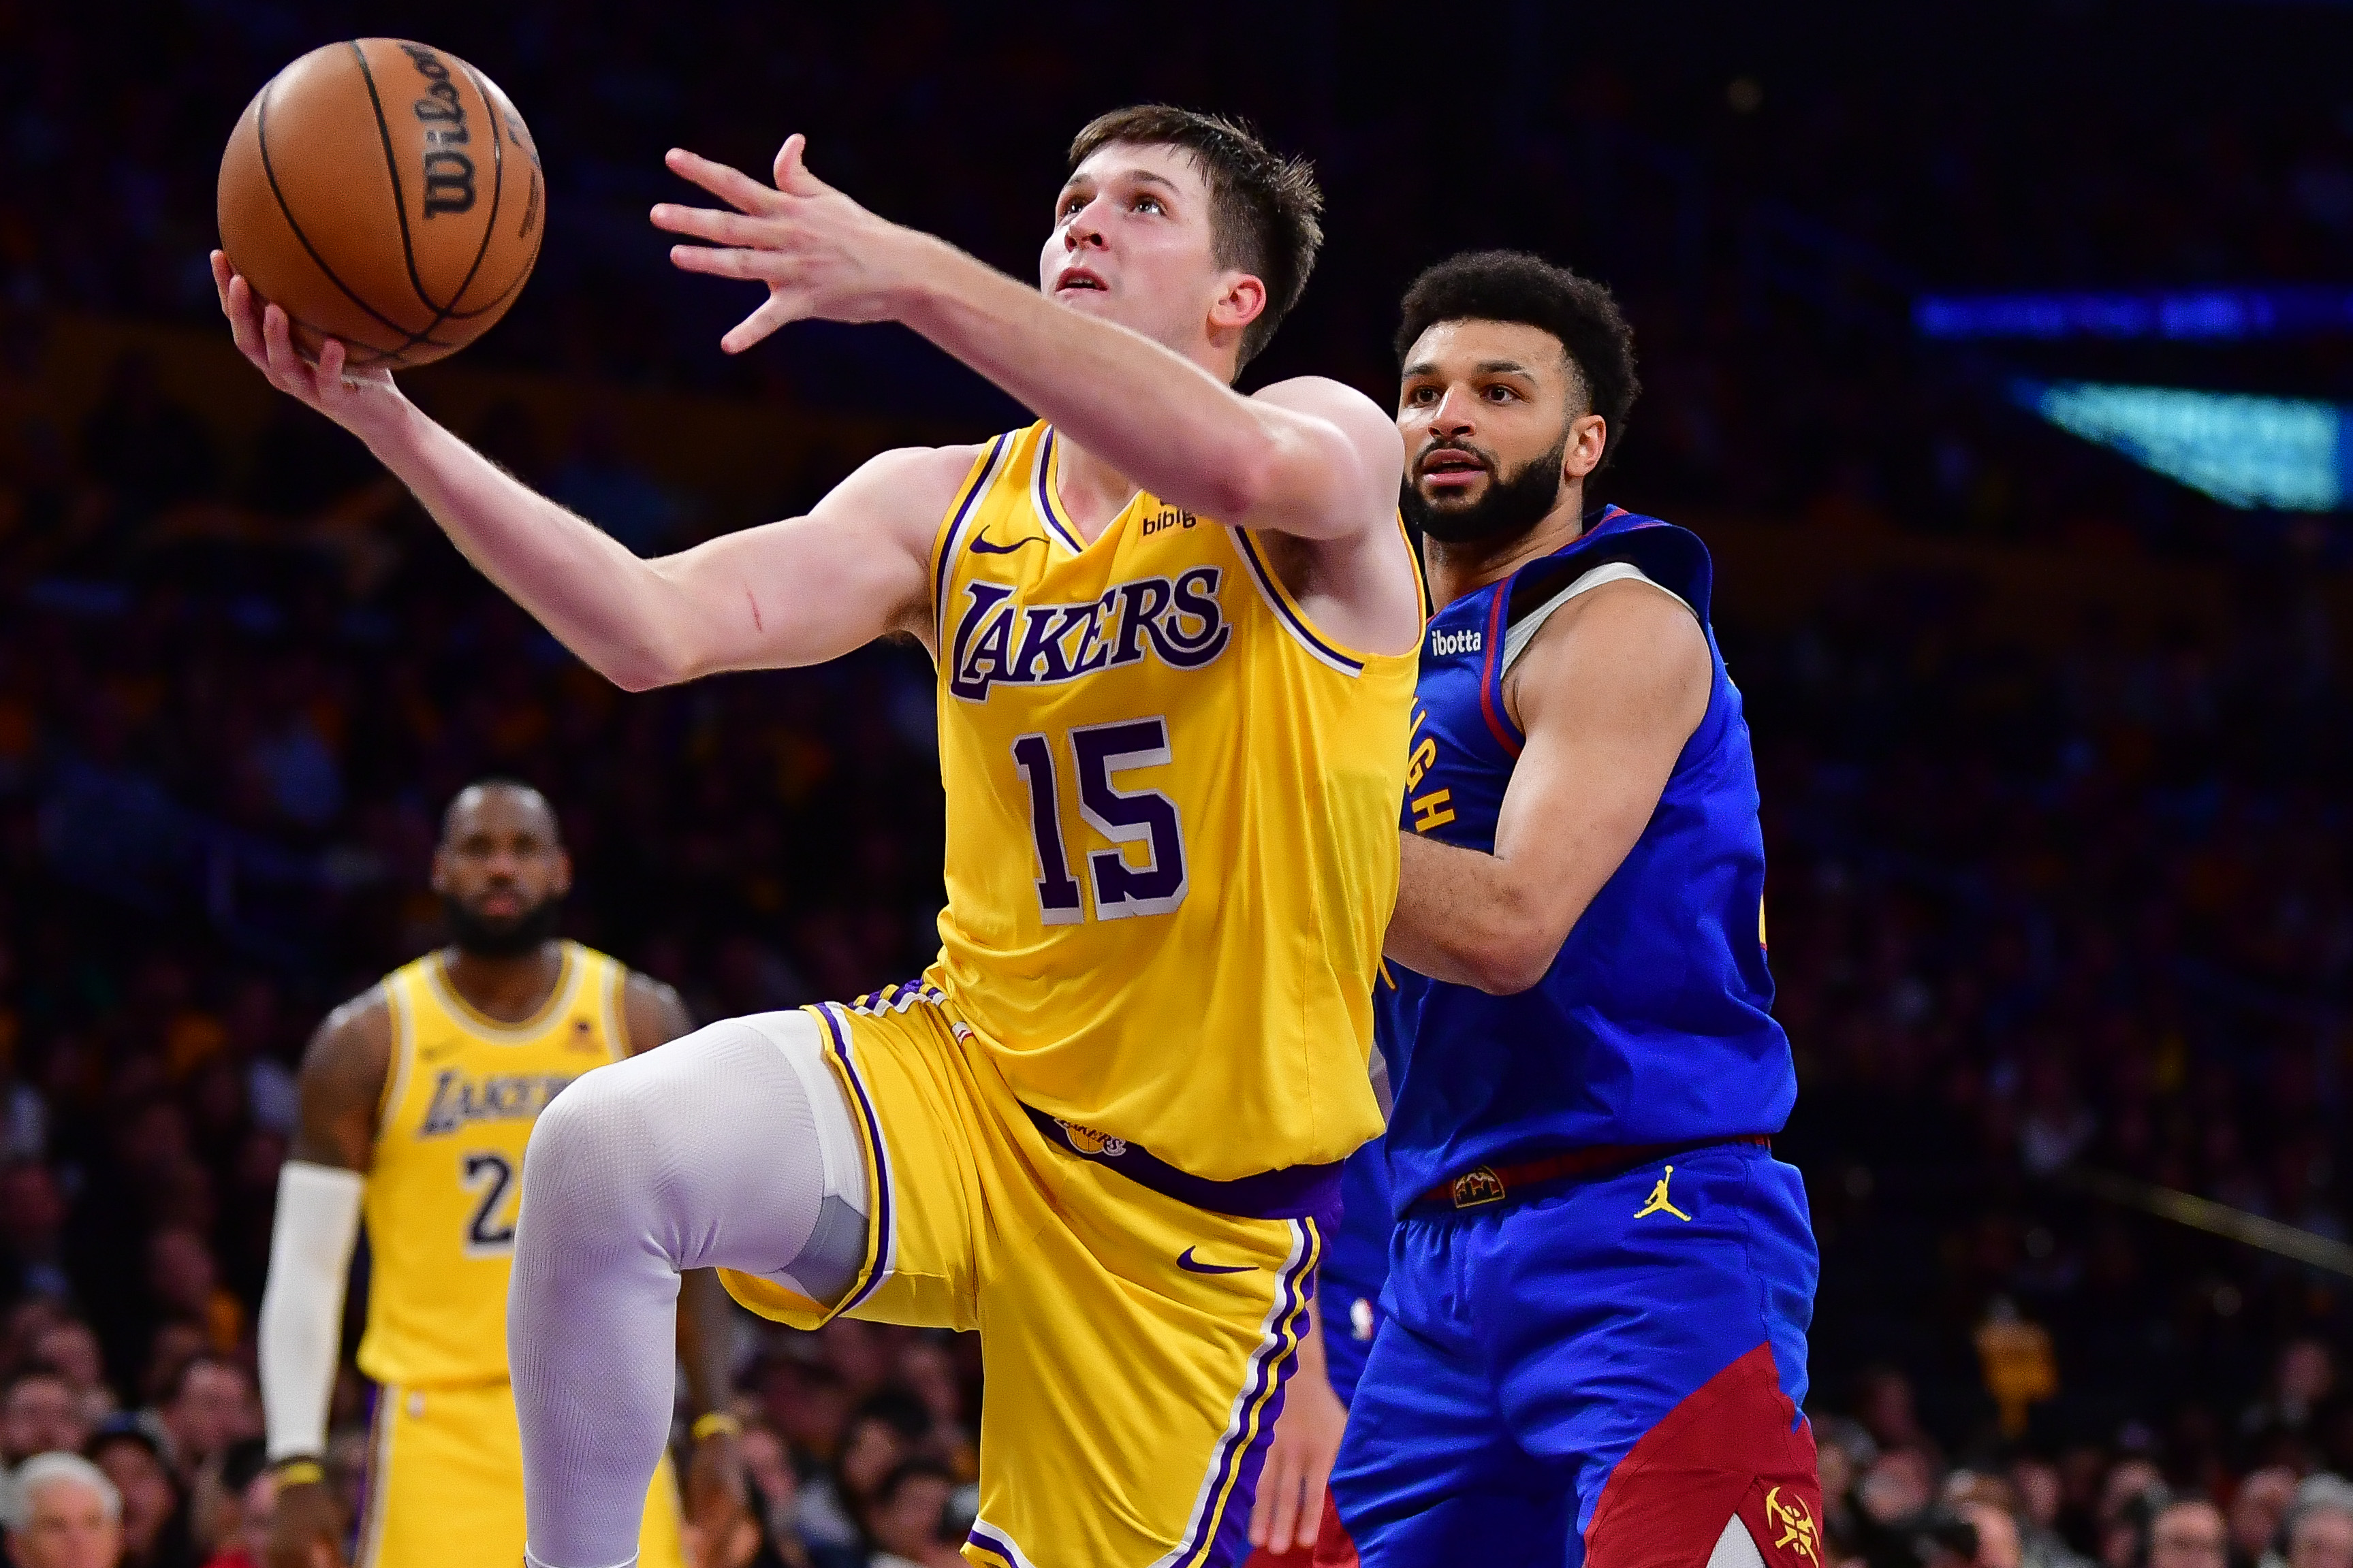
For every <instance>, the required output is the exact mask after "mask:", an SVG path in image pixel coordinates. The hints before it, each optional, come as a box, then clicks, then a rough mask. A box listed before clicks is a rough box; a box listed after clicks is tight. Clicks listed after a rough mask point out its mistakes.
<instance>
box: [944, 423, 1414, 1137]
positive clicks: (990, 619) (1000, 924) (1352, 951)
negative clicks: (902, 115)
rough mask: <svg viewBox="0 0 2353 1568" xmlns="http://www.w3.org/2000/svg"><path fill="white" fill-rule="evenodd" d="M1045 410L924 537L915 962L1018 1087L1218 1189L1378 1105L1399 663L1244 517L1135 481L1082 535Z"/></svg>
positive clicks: (986, 462)
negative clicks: (932, 620)
mask: <svg viewBox="0 0 2353 1568" xmlns="http://www.w3.org/2000/svg"><path fill="white" fill-rule="evenodd" d="M1058 444H1059V442H1058V438H1057V437H1056V436H1055V434H1054V432H1053V430H1052V429H1051V428H1050V426H1045V425H1042V424H1041V425H1035V426H1030V427H1029V428H1028V429H1026V430H1019V431H1015V432H1012V433H1010V434H1008V435H1006V436H1002V437H998V438H997V440H996V441H995V442H994V443H992V444H991V446H990V447H989V448H988V450H987V454H986V455H985V456H984V457H983V458H981V459H980V460H979V461H978V462H977V463H976V465H975V468H974V471H973V473H972V475H971V476H970V478H969V479H967V480H966V483H965V489H964V490H963V492H962V493H961V495H960V497H959V499H958V501H957V504H956V506H955V510H953V512H952V513H951V515H950V516H949V518H948V519H947V520H946V522H945V525H944V527H943V528H942V530H941V532H940V536H939V540H938V542H937V544H936V546H935V555H934V609H935V613H936V617H937V622H936V626H935V632H936V635H937V639H938V640H937V647H938V649H939V727H940V771H941V780H942V783H943V784H944V788H945V791H946V795H947V854H946V866H945V870H946V880H947V893H948V901H947V908H946V910H944V912H943V913H942V915H941V917H940V939H941V952H940V958H939V962H938V963H937V964H936V965H935V966H934V969H933V970H932V971H931V973H929V975H927V976H926V978H927V980H928V981H929V982H930V983H931V984H933V985H934V986H936V987H937V988H938V989H939V990H940V991H942V992H943V993H944V994H945V995H946V997H947V998H948V999H949V1001H950V1004H951V1005H952V1006H953V1008H954V1010H955V1014H956V1016H958V1017H959V1018H960V1019H961V1020H962V1021H963V1022H964V1023H965V1025H967V1026H969V1027H970V1028H971V1029H972V1030H973V1031H974V1032H975V1035H976V1038H977V1039H978V1041H979V1042H980V1043H981V1045H982V1047H983V1048H985V1049H986V1050H987V1052H988V1053H989V1054H990V1055H991V1056H992V1057H993V1058H994V1059H995V1061H996V1063H997V1068H998V1070H999V1071H1001V1072H1002V1073H1003V1075H1004V1077H1005V1079H1006V1080H1007V1082H1008V1084H1009V1085H1010V1086H1011V1088H1012V1089H1013V1091H1014V1093H1015V1094H1016V1096H1017V1097H1018V1099H1019V1100H1021V1102H1022V1103H1023V1104H1024V1105H1026V1106H1028V1107H1029V1108H1031V1109H1032V1110H1038V1111H1040V1112H1043V1113H1044V1114H1046V1115H1047V1116H1049V1117H1052V1118H1056V1119H1059V1120H1060V1121H1069V1122H1071V1123H1075V1124H1078V1125H1081V1126H1083V1127H1087V1128H1092V1129H1095V1130H1097V1131H1100V1132H1101V1133H1103V1135H1105V1136H1108V1137H1113V1138H1117V1139H1120V1140H1124V1141H1125V1142H1129V1143H1134V1144H1138V1145H1141V1146H1143V1147H1145V1148H1146V1149H1149V1150H1150V1151H1151V1152H1153V1153H1154V1154H1155V1155H1156V1156H1157V1157H1158V1158H1160V1159H1162V1160H1164V1161H1166V1162H1168V1163H1170V1164H1172V1165H1173V1166H1175V1167H1176V1168H1178V1169H1180V1170H1183V1171H1185V1172H1187V1173H1190V1174H1193V1175H1195V1176H1198V1177H1203V1178H1207V1179H1209V1180H1215V1181H1225V1180H1231V1179H1234V1178H1237V1177H1241V1176H1245V1175H1248V1174H1250V1173H1257V1172H1263V1171H1268V1170H1271V1169H1277V1168H1281V1167H1285V1166H1292V1165H1303V1164H1321V1163H1329V1162H1332V1161H1336V1160H1338V1159H1340V1158H1341V1157H1342V1156H1344V1155H1345V1154H1346V1153H1347V1152H1349V1151H1350V1150H1351V1149H1353V1148H1355V1147H1356V1145H1357V1144H1359V1143H1361V1142H1364V1141H1365V1140H1366V1138H1368V1137H1370V1136H1372V1135H1373V1134H1374V1133H1375V1132H1377V1131H1379V1128H1380V1116H1379V1111H1378V1109H1377V1107H1376V1105H1375V1104H1374V1100H1373V1096H1372V1092H1371V1090H1370V1089H1369V1087H1368V1086H1367V1084H1366V1074H1365V1064H1366V1051H1367V1047H1368V1045H1369V1041H1370V1038H1371V1029H1372V1020H1371V1009H1370V1003H1369V997H1370V996H1371V994H1372V984H1373V976H1374V971H1375V967H1376V964H1377V960H1378V957H1379V952H1380V941H1381V932H1382V931H1383V929H1384V927H1385V926H1386V924H1387V921H1388V910H1389V906H1390V903H1391V901H1392V900H1393V899H1394V896H1395V891H1396V882H1397V874H1398V872H1397V868H1398V847H1397V832H1396V826H1395V820H1396V819H1395V816H1394V813H1395V810H1396V802H1397V799H1398V794H1399V792H1400V790H1401V788H1402V785H1403V779H1404V755H1405V734H1406V713H1407V708H1408V704H1409V699H1410V697H1411V693H1412V685H1413V678H1414V668H1415V663H1414V658H1413V657H1412V656H1411V655H1410V654H1408V655H1398V656H1393V657H1389V656H1380V655H1368V654H1363V653H1358V652H1355V651H1353V650H1350V649H1348V648H1345V647H1341V646H1339V645H1337V644H1335V643H1334V642H1333V641H1332V640H1331V639H1330V638H1328V637H1324V635H1323V634H1322V633H1320V632H1319V631H1318V630H1317V629H1316V628H1315V627H1314V626H1312V625H1311V624H1310V623H1309V622H1308V620H1307V618H1306V617H1305V616H1303V615H1302V614H1301V613H1300V610H1299V607H1298V605H1296V604H1295V603H1294V602H1293V599H1292V597H1291V595H1289V593H1288V592H1287V591H1286V590H1285V589H1284V587H1283V585H1282V583H1281V581H1280V580H1279V579H1278V578H1277V577H1276V575H1275V574H1274V573H1273V571H1272V570H1271V568H1270V566H1269V564H1268V561H1267V557H1266V553H1265V551H1264V548H1263V546H1262V544H1261V542H1260V541H1258V540H1256V539H1255V538H1253V537H1252V535H1251V534H1250V532H1249V531H1247V530H1242V529H1235V528H1228V527H1226V526H1223V525H1222V524H1220V523H1218V522H1216V521H1212V520H1210V519H1208V518H1203V517H1200V516H1198V515H1197V514H1195V513H1193V512H1189V511H1186V510H1181V509H1179V508H1176V507H1172V506H1167V505H1165V504H1163V503H1162V502H1160V501H1159V500H1156V499H1155V498H1154V497H1152V496H1150V495H1148V494H1139V495H1137V496H1136V497H1135V498H1134V500H1131V501H1130V502H1129V503H1128V506H1127V508H1126V510H1124V511H1123V512H1122V513H1121V514H1120V515H1119V516H1118V517H1117V518H1115V519H1113V521H1112V522H1111V523H1110V525H1109V526H1108V527H1107V528H1105V530H1104V531H1103V533H1102V535H1101V536H1099V537H1098V538H1096V539H1094V540H1093V541H1092V542H1088V541H1082V539H1081V538H1080V537H1079V534H1078V532H1077V531H1076V530H1075V529H1073V528H1072V527H1071V524H1070V522H1069V520H1068V514H1067V511H1066V510H1065V509H1064V508H1063V506H1062V504H1061V501H1060V498H1059V496H1058V495H1057V493H1056V489H1055V477H1054V476H1055V450H1056V447H1057V446H1058Z"/></svg>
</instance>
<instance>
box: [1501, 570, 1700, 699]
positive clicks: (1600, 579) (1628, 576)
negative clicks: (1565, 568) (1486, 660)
mask: <svg viewBox="0 0 2353 1568" xmlns="http://www.w3.org/2000/svg"><path fill="white" fill-rule="evenodd" d="M1605 583H1649V584H1651V587H1653V588H1658V590H1659V592H1660V593H1662V594H1664V595H1666V596H1667V597H1668V598H1670V599H1672V600H1673V601H1674V602H1675V603H1676V604H1678V605H1682V606H1683V608H1684V609H1686V610H1691V613H1692V619H1694V620H1698V619H1699V612H1698V611H1697V610H1692V606H1691V601H1690V600H1688V599H1686V598H1684V597H1683V595H1681V594H1678V593H1676V592H1675V591H1674V590H1673V589H1672V588H1664V587H1660V585H1659V584H1657V583H1656V582H1654V581H1652V580H1651V576H1650V575H1649V574H1647V573H1645V572H1644V571H1643V570H1642V569H1641V567H1640V566H1637V565H1635V564H1634V563H1632V562H1631V561H1605V562H1603V563H1601V564H1600V565H1599V566H1596V567H1595V568H1594V569H1593V570H1592V571H1590V572H1588V573H1586V574H1584V575H1583V576H1581V577H1579V578H1577V581H1575V582H1574V583H1571V584H1569V585H1568V586H1567V587H1566V588H1563V589H1562V590H1561V591H1560V592H1559V593H1557V594H1555V595H1553V596H1552V597H1551V598H1549V599H1546V601H1545V602H1544V603H1543V604H1541V605H1537V606H1536V607H1535V609H1533V610H1530V611H1529V612H1528V613H1527V614H1526V615H1525V616H1522V617H1521V618H1520V619H1519V620H1518V621H1516V622H1514V624H1513V626H1512V627H1511V629H1510V630H1508V631H1506V632H1505V633H1504V665H1503V668H1501V669H1498V670H1497V671H1496V672H1495V675H1496V678H1497V679H1502V678H1503V677H1504V676H1506V675H1509V674H1510V673H1511V671H1512V665H1513V663H1514V661H1515V660H1516V659H1518V658H1519V657H1520V655H1522V654H1524V653H1525V652H1527V651H1528V645H1529V644H1530V643H1532V642H1534V641H1535V637H1536V633H1538V632H1540V631H1542V630H1543V629H1544V624H1545V623H1546V621H1548V620H1550V619H1552V617H1553V616H1554V614H1555V612H1556V611H1557V610H1559V609H1560V607H1561V606H1562V605H1566V604H1567V603H1568V602H1569V601H1570V600H1571V599H1574V598H1576V597H1577V595H1579V594H1589V593H1591V592H1592V591H1593V590H1594V589H1596V588H1599V587H1600V586H1601V585H1602V584H1605ZM1703 629H1704V625H1703Z"/></svg>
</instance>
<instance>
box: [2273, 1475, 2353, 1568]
mask: <svg viewBox="0 0 2353 1568" xmlns="http://www.w3.org/2000/svg"><path fill="white" fill-rule="evenodd" d="M2284 1540H2285V1542H2286V1543H2287V1552H2286V1560H2287V1568H2353V1482H2348V1481H2347V1480H2345V1479H2343V1478H2342V1477H2339V1476H2313V1477H2309V1478H2307V1479H2306V1481H2305V1482H2304V1484H2303V1485H2302V1486H2300V1487H2298V1488H2297V1489H2296V1492H2295V1500H2294V1501H2293V1502H2292V1503H2291V1504H2290V1505H2289V1507H2288V1510H2287V1515H2286V1519H2285V1521H2284Z"/></svg>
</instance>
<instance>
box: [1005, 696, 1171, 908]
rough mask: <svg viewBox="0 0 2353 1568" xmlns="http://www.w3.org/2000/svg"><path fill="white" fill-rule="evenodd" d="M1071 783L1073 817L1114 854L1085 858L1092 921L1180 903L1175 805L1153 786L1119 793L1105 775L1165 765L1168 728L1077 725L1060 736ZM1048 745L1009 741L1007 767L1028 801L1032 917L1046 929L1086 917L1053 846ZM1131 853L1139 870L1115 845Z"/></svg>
mask: <svg viewBox="0 0 2353 1568" xmlns="http://www.w3.org/2000/svg"><path fill="white" fill-rule="evenodd" d="M1063 738H1064V741H1065V742H1066V744H1067V747H1068V754H1069V756H1070V759H1071V763H1072V773H1073V775H1074V777H1075V778H1076V780H1077V784H1078V790H1077V793H1078V807H1079V815H1080V816H1082V818H1084V819H1085V821H1086V823H1087V826H1090V827H1092V828H1093V829H1094V830H1095V831H1096V832H1097V833H1100V834H1102V835H1103V837H1105V838H1108V839H1110V840H1111V841H1112V843H1113V845H1115V846H1120V847H1116V848H1111V849H1097V850H1094V851H1093V852H1092V853H1091V854H1089V855H1088V856H1087V858H1086V866H1085V871H1086V875H1087V879H1088V881H1089V883H1090V884H1091V885H1092V889H1093V891H1094V918H1095V919H1097V920H1099V921H1116V920H1125V919H1127V918H1128V917H1129V916H1131V915H1165V914H1167V913H1168V912H1170V911H1171V910H1175V909H1176V907H1177V906H1178V905H1179V904H1182V903H1183V902H1184V901H1185V824H1184V819H1183V817H1182V816H1180V815H1179V814H1178V812H1177V810H1176V802H1175V801H1173V800H1171V799H1169V798H1168V796H1167V795H1164V794H1162V793H1161V792H1160V791H1158V790H1156V789H1146V790H1123V789H1120V788H1118V787H1117V786H1116V785H1115V784H1113V782H1112V781H1113V775H1114V774H1117V773H1124V772H1126V771H1127V770H1129V769H1133V768H1154V767H1166V765H1167V764H1168V763H1169V761H1170V757H1169V754H1168V726H1167V723H1166V721H1165V720H1163V719H1160V718H1157V717H1155V718H1150V719H1124V720H1121V721H1117V722H1115V723H1110V724H1086V725H1082V726H1080V727H1078V728H1076V729H1073V730H1071V731H1066V732H1065V734H1064V737H1063ZM1056 753H1057V748H1056V747H1055V745H1054V744H1053V742H1052V740H1051V739H1050V737H1048V736H1046V735H1043V734H1029V735H1024V736H1022V737H1021V738H1020V739H1019V740H1018V741H1016V742H1013V765H1014V767H1015V769H1016V770H1017V771H1018V772H1019V773H1020V775H1021V780H1022V783H1023V784H1025V785H1026V786H1027V787H1028V789H1029V831H1030V836H1031V837H1032V839H1033V840H1034V841H1035V846H1036V848H1037V851H1038V871H1039V876H1038V904H1039V916H1040V918H1041V919H1042V920H1043V921H1045V923H1046V924H1048V925H1050V926H1053V925H1076V924H1077V923H1079V922H1080V921H1083V920H1085V919H1086V918H1087V912H1086V905H1085V900H1084V898H1083V896H1082V893H1081V892H1080V889H1079V881H1078V878H1077V877H1076V876H1074V875H1073V874H1072V872H1071V859H1070V856H1069V854H1068V853H1067V852H1066V851H1065V850H1064V848H1063V835H1062V815H1061V814H1062V800H1061V782H1060V772H1059V769H1058V766H1057V763H1056ZM1129 845H1135V846H1140V847H1142V848H1143V850H1144V859H1143V861H1142V863H1141V864H1137V863H1135V862H1134V861H1131V860H1130V859H1129V858H1128V856H1127V851H1126V848H1125V846H1129Z"/></svg>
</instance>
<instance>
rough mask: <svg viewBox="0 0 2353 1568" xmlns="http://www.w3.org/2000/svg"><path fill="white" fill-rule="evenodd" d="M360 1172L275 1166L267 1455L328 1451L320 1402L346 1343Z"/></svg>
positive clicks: (266, 1305) (265, 1368)
mask: <svg viewBox="0 0 2353 1568" xmlns="http://www.w3.org/2000/svg"><path fill="white" fill-rule="evenodd" d="M366 1185H367V1178H366V1177H364V1176H363V1175H361V1174H360V1173H358V1172H357V1171H346V1170H343V1169H342V1168H341V1167H339V1166H335V1165H317V1164H312V1163H310V1162H309V1161H307V1160H289V1161H287V1162H286V1163H285V1166H284V1167H283V1168H282V1169H280V1172H279V1173H278V1220H277V1223H276V1224H275V1225H274V1226H272V1227H271V1229H270V1233H269V1284H268V1285H267V1286H265V1287H264V1288H263V1289H262V1292H261V1321H260V1323H259V1350H260V1352H261V1411H262V1418H263V1420H264V1422H265V1424H266V1425H267V1426H268V1430H269V1458H271V1459H272V1460H273V1461H275V1460H278V1459H284V1458H292V1457H295V1456H297V1455H304V1456H316V1455H319V1454H322V1453H324V1452H326V1448H327V1406H328V1404H329V1402H330V1401H331V1400H332V1398H333V1396H334V1392H335V1363H336V1360H337V1357H338V1354H339V1352H341V1351H342V1349H343V1285H344V1282H345V1280H346V1279H348V1278H349V1276H350V1273H351V1267H352V1247H353V1245H354V1244H356V1242H357V1241H358V1239H359V1228H360V1194H361V1192H362V1191H363V1190H364V1188H365V1186H366Z"/></svg>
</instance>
